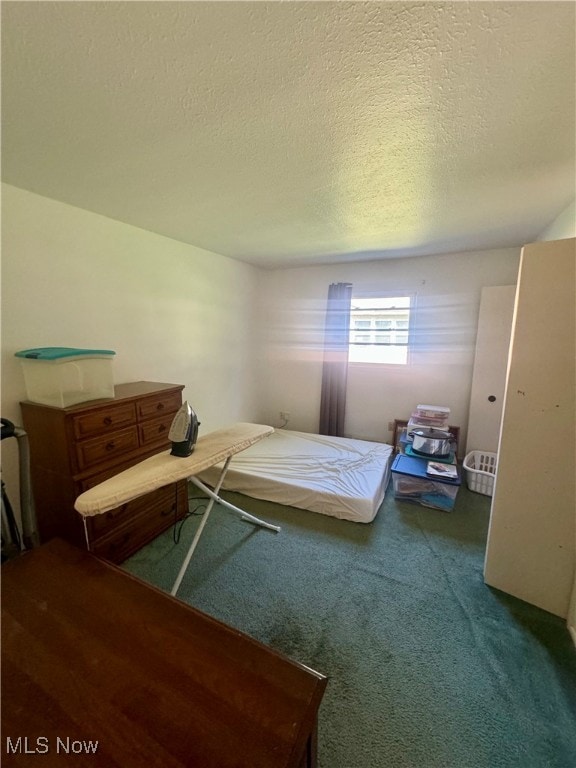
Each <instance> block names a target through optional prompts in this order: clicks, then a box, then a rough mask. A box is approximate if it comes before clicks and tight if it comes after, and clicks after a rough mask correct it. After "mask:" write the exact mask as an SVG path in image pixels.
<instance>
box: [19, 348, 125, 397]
mask: <svg viewBox="0 0 576 768" xmlns="http://www.w3.org/2000/svg"><path fill="white" fill-rule="evenodd" d="M115 354H116V353H115V352H112V351H111V350H108V349H75V348H73V347H39V348H37V349H24V350H22V351H21V352H16V357H18V358H19V359H20V362H21V363H22V370H23V371H24V380H25V383H26V394H27V397H28V400H30V401H31V402H33V403H41V404H42V405H52V406H54V407H55V408H67V407H68V406H69V405H75V404H76V403H84V402H86V400H99V399H100V398H110V397H114V381H113V376H112V360H113V358H114V355H115Z"/></svg>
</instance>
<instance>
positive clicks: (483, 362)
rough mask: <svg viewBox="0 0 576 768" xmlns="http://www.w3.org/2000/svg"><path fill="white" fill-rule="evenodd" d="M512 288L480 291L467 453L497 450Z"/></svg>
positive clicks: (514, 292) (514, 287) (510, 316)
mask: <svg viewBox="0 0 576 768" xmlns="http://www.w3.org/2000/svg"><path fill="white" fill-rule="evenodd" d="M515 296H516V286H515V285H496V286H490V287H487V288H483V289H482V297H481V299H480V313H479V315H478V335H477V337H476V354H475V357H474V372H473V376H472V392H471V395H470V417H469V421H468V437H467V441H466V453H469V452H470V451H492V452H493V453H496V451H497V450H498V438H499V435H500V422H501V421H502V407H503V405H504V389H505V386H506V369H507V365H508V352H509V348H510V335H511V332H512V315H513V314H514V300H515Z"/></svg>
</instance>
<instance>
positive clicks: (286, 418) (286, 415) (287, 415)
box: [280, 411, 290, 421]
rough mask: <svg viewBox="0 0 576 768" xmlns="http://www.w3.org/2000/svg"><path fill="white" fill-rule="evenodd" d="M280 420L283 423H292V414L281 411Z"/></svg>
mask: <svg viewBox="0 0 576 768" xmlns="http://www.w3.org/2000/svg"><path fill="white" fill-rule="evenodd" d="M280 418H281V419H282V420H283V421H290V413H289V412H288V411H280Z"/></svg>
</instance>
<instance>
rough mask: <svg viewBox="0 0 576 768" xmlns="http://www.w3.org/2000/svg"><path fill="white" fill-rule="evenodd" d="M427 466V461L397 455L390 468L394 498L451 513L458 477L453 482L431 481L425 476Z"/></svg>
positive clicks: (458, 481) (456, 491)
mask: <svg viewBox="0 0 576 768" xmlns="http://www.w3.org/2000/svg"><path fill="white" fill-rule="evenodd" d="M427 465H428V459H421V458H415V457H412V456H407V455H405V454H402V453H399V454H398V455H397V456H396V458H395V459H394V462H393V464H392V468H391V469H392V484H393V486H394V498H395V499H398V501H408V502H411V503H413V504H420V505H421V506H423V507H431V508H432V509H440V510H442V511H444V512H451V511H452V509H453V508H454V504H455V503H456V497H457V495H458V488H459V486H460V477H458V478H457V479H455V480H440V479H434V480H433V479H432V478H430V477H428V475H427V474H426V468H427Z"/></svg>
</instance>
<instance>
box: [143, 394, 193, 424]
mask: <svg viewBox="0 0 576 768" xmlns="http://www.w3.org/2000/svg"><path fill="white" fill-rule="evenodd" d="M181 405H182V395H181V393H180V391H178V392H167V393H166V394H165V395H155V396H154V397H145V398H142V400H138V402H137V403H136V409H137V413H138V420H139V421H141V420H144V419H152V418H154V416H161V415H162V414H164V413H171V414H172V415H173V414H175V413H176V411H177V410H178V408H180V406H181Z"/></svg>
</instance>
